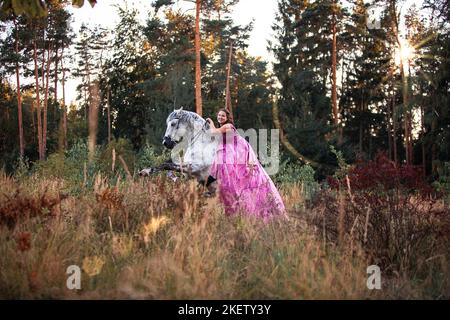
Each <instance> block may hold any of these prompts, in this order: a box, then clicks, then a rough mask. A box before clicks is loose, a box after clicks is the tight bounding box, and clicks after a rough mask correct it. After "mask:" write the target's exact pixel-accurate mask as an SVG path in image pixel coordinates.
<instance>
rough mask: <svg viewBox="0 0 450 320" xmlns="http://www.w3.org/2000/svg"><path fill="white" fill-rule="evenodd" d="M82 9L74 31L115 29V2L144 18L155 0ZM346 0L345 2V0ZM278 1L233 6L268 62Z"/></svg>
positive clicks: (103, 0) (255, 50)
mask: <svg viewBox="0 0 450 320" xmlns="http://www.w3.org/2000/svg"><path fill="white" fill-rule="evenodd" d="M85 2H86V3H85V5H84V6H83V7H82V8H78V9H77V8H70V9H69V10H70V11H71V12H72V13H73V22H72V26H73V29H74V30H75V31H77V30H79V28H80V26H81V24H82V23H86V24H91V25H100V26H103V27H106V28H113V27H114V26H115V25H116V23H117V22H118V15H117V9H116V8H115V6H116V5H118V4H120V5H121V6H123V5H128V6H129V7H137V8H141V9H140V10H139V11H140V16H139V18H140V19H141V20H142V21H145V19H146V17H147V13H148V12H149V11H150V5H151V3H152V2H153V1H152V0H99V1H98V2H97V4H96V5H95V6H94V7H93V8H92V7H91V6H90V5H89V4H88V3H87V1H85ZM344 2H345V1H344ZM277 3H278V0H240V1H239V3H238V4H237V5H236V6H235V7H234V10H233V12H232V18H233V20H234V21H235V23H236V24H238V25H244V24H248V23H249V22H251V21H252V20H253V30H252V32H251V35H250V39H249V47H248V52H249V54H250V55H252V56H260V57H262V58H263V59H264V60H266V61H269V62H271V61H273V56H272V55H271V54H270V53H269V52H268V50H267V40H269V39H272V35H273V32H272V25H273V23H274V22H275V13H276V10H277ZM414 3H415V4H416V6H417V7H418V8H420V6H421V4H422V0H406V1H405V4H404V6H403V10H402V12H406V9H407V8H408V7H410V6H411V5H412V4H414ZM178 5H180V7H181V8H182V9H183V10H186V11H187V12H192V13H194V12H193V10H190V9H191V8H194V3H190V2H188V1H183V0H178ZM76 85H77V80H76V79H70V80H69V81H68V82H67V87H66V103H67V104H71V103H72V102H75V97H76V92H75V88H76Z"/></svg>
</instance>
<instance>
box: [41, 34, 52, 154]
mask: <svg viewBox="0 0 450 320" xmlns="http://www.w3.org/2000/svg"><path fill="white" fill-rule="evenodd" d="M50 55H51V45H50V43H49V44H48V47H47V61H46V63H47V66H46V68H45V95H44V119H43V129H42V131H43V134H42V148H43V152H44V157H45V155H46V154H47V118H48V117H47V113H48V112H47V111H48V87H49V78H50V62H51V59H50Z"/></svg>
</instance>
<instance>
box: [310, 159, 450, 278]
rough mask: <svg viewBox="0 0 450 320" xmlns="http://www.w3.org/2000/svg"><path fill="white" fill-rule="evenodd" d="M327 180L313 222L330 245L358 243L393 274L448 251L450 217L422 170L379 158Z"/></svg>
mask: <svg viewBox="0 0 450 320" xmlns="http://www.w3.org/2000/svg"><path fill="white" fill-rule="evenodd" d="M328 181H329V183H330V186H331V189H328V190H323V191H322V192H321V193H320V195H319V196H318V198H317V201H316V202H315V203H314V205H315V207H316V210H313V211H311V215H310V216H309V219H310V222H311V223H313V224H314V225H316V227H317V228H318V229H319V230H321V232H322V233H323V234H324V235H325V236H326V238H327V239H328V240H329V241H332V242H337V243H347V240H349V241H350V242H357V243H359V244H360V245H362V247H363V248H364V249H365V250H366V252H367V253H368V254H369V256H370V257H371V258H372V259H373V261H374V262H375V263H377V264H379V265H380V266H383V268H384V270H391V271H392V270H395V271H403V270H415V269H416V267H417V266H419V265H421V264H423V263H424V261H425V259H426V258H429V257H431V256H433V255H440V254H442V253H443V250H446V249H445V248H446V242H447V241H448V237H449V234H448V230H449V221H450V213H449V212H448V210H445V207H444V206H442V203H441V200H440V199H438V198H435V197H432V196H431V195H432V193H431V191H432V189H431V187H430V186H429V185H428V184H427V183H426V181H425V180H424V178H423V175H422V172H421V171H420V170H418V169H417V168H414V167H411V166H396V165H395V164H394V163H393V162H391V161H389V159H387V157H386V156H385V155H384V154H378V155H377V157H376V158H375V160H373V161H369V162H366V163H363V162H358V163H357V165H355V166H353V167H351V168H349V170H348V175H346V176H345V177H343V178H340V179H338V178H336V177H333V178H331V177H329V179H328Z"/></svg>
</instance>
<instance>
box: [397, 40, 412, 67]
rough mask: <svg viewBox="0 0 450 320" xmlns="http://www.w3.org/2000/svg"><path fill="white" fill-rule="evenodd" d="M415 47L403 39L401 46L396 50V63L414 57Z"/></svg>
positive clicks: (398, 63)
mask: <svg viewBox="0 0 450 320" xmlns="http://www.w3.org/2000/svg"><path fill="white" fill-rule="evenodd" d="M414 54H415V49H414V47H413V46H411V45H410V44H409V42H408V41H406V40H403V41H401V43H400V48H397V49H396V50H395V64H396V65H398V66H399V65H400V64H401V63H407V62H408V61H411V60H412V59H413V58H414Z"/></svg>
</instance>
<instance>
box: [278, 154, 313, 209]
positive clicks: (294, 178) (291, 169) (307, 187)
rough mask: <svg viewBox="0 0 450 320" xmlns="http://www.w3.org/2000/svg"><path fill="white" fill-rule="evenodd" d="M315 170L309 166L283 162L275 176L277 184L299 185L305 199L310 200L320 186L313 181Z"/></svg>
mask: <svg viewBox="0 0 450 320" xmlns="http://www.w3.org/2000/svg"><path fill="white" fill-rule="evenodd" d="M315 174H316V172H315V170H314V169H313V167H311V166H310V165H309V164H304V165H301V164H299V163H297V162H287V161H285V162H283V163H282V164H281V166H280V170H279V172H278V173H277V174H276V176H275V179H274V180H275V181H276V182H277V183H286V184H300V185H301V186H302V191H303V195H304V197H305V199H308V200H309V199H311V198H312V197H313V196H314V195H315V194H316V192H317V191H319V190H320V185H319V183H318V182H317V181H316V179H315Z"/></svg>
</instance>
